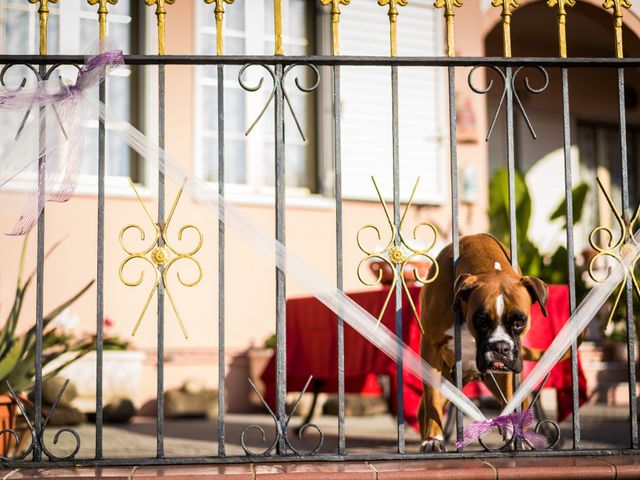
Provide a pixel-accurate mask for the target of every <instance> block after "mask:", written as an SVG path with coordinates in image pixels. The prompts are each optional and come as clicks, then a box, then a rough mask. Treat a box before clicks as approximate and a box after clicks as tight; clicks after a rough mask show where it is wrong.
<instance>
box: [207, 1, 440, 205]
mask: <svg viewBox="0 0 640 480" xmlns="http://www.w3.org/2000/svg"><path fill="white" fill-rule="evenodd" d="M249 3H251V9H248V5H249ZM317 3H318V2H309V1H304V0H285V1H284V2H283V10H284V12H283V14H284V16H283V22H284V33H285V36H284V42H285V53H286V54H290V55H309V54H313V53H324V54H327V53H329V52H330V51H331V49H330V41H329V37H328V35H327V32H324V31H323V30H320V31H319V35H318V42H317V43H318V45H314V43H315V39H316V35H315V31H314V25H315V19H314V15H315V13H317V12H318V10H316V8H318V9H319V8H320V7H319V5H317ZM272 4H273V2H272V1H271V0H256V1H255V2H249V1H248V0H244V1H236V2H235V3H234V4H233V5H228V6H226V14H225V30H224V41H225V54H236V55H242V54H272V53H273V50H274V44H273V42H274V40H273V10H272ZM207 8H208V7H207V6H205V5H204V4H202V2H198V4H197V7H196V24H197V29H196V30H197V33H196V45H197V53H200V54H212V53H214V52H215V38H216V37H215V34H216V31H215V24H214V21H213V15H212V12H211V11H210V10H211V9H210V8H209V9H208V10H207ZM322 12H324V15H328V11H327V10H326V9H323V10H322ZM326 20H327V19H326V18H325V19H322V25H325V26H326V25H328V24H329V22H328V21H326ZM399 22H400V25H401V26H400V28H399V29H398V48H399V53H400V54H401V55H417V56H436V55H442V54H443V52H444V46H443V28H442V18H441V12H438V11H437V10H435V9H433V6H432V2H431V1H429V0H415V1H413V2H410V3H409V5H408V6H406V7H403V8H402V9H401V13H400V17H399ZM340 31H341V51H342V54H343V55H388V53H389V52H388V44H389V23H388V17H387V15H386V12H385V10H384V9H383V8H381V7H380V6H379V5H378V4H377V2H375V1H370V2H362V1H361V2H352V3H351V4H350V5H349V7H347V8H344V9H343V10H342V15H341V27H340ZM238 71H239V67H235V68H234V67H225V86H226V88H225V96H226V105H225V107H226V110H225V113H226V115H225V118H226V123H225V130H226V131H225V145H226V159H225V162H226V163H225V168H226V180H227V182H229V183H236V184H243V185H245V186H247V188H248V189H249V190H259V189H260V188H261V187H265V186H267V187H268V186H271V185H273V175H274V168H273V108H272V107H270V108H269V109H268V110H267V112H266V113H265V115H264V117H263V118H262V120H261V121H260V123H259V124H258V125H257V126H256V128H255V130H254V131H252V133H251V134H250V135H249V136H248V137H245V135H244V131H245V129H246V128H247V126H248V125H249V124H250V123H251V122H253V120H254V119H255V118H256V116H257V115H258V113H259V111H260V110H261V109H262V107H263V105H264V102H265V101H266V98H267V95H268V94H269V93H270V86H271V85H270V81H271V80H270V78H269V77H268V74H265V72H263V71H261V69H260V68H259V67H252V68H250V69H248V70H247V71H246V75H245V77H244V78H245V79H246V83H247V84H248V85H253V86H255V85H257V83H258V82H259V80H260V78H261V77H262V76H263V75H266V76H265V78H264V84H263V86H262V89H261V92H260V93H259V94H258V93H247V92H245V91H244V90H242V89H241V88H240V86H239V85H238V80H237V75H238ZM310 73H311V72H308V71H305V69H303V68H298V71H292V72H291V75H290V76H289V77H288V78H287V91H288V93H289V95H290V96H291V99H292V104H293V108H294V110H295V112H296V114H297V115H298V116H299V118H300V119H301V123H302V125H303V128H304V131H305V134H306V137H307V141H306V142H303V141H302V140H301V138H300V136H299V134H298V132H297V131H296V128H295V125H294V124H293V121H292V119H291V115H290V113H289V111H288V109H287V108H285V118H286V120H285V121H286V130H287V137H286V174H287V178H286V183H287V186H288V187H289V188H290V189H291V188H294V187H295V188H299V189H304V191H307V192H320V191H327V192H332V191H333V185H332V180H333V174H332V149H331V147H330V145H331V144H332V141H333V139H332V133H331V132H332V128H331V126H332V123H331V113H330V112H331V108H330V105H331V93H330V81H331V80H330V78H331V77H330V75H324V76H323V78H322V82H323V85H322V86H321V87H320V88H319V89H318V91H317V92H316V94H306V95H305V94H302V93H301V92H299V91H297V89H296V88H295V86H294V85H293V79H294V77H296V76H297V77H300V80H301V81H302V82H304V81H305V80H306V81H307V84H308V83H311V81H312V80H313V79H312V78H311V75H310ZM324 73H328V71H326V72H324ZM305 75H306V77H305ZM341 76H342V81H341V83H342V97H341V99H342V158H343V180H344V181H343V194H344V197H345V198H351V199H366V200H372V199H375V191H374V190H373V187H372V185H371V180H370V177H371V175H375V176H376V178H377V180H378V181H379V183H380V185H381V188H382V189H383V191H384V192H385V195H390V192H391V190H392V183H391V165H392V148H391V93H390V73H389V68H382V67H343V68H342V69H341ZM399 78H400V81H399V92H400V94H399V98H400V143H401V150H400V157H401V159H400V162H401V194H402V195H401V196H402V198H403V200H406V199H407V197H408V196H409V194H410V193H411V189H412V187H413V184H414V182H415V180H416V177H418V176H420V177H421V178H422V183H421V188H420V189H419V191H418V193H417V195H416V201H417V202H419V203H420V202H421V203H440V202H442V201H443V200H444V196H445V192H446V185H447V183H446V171H447V170H446V158H447V142H446V141H447V135H448V131H447V125H448V122H447V121H446V118H447V117H446V108H447V94H446V77H445V72H444V70H442V69H437V68H405V69H401V70H400V73H399ZM216 85H217V75H216V68H215V67H202V68H200V69H199V70H198V73H197V75H196V91H197V93H196V107H195V108H196V111H197V113H196V125H197V128H198V131H197V132H196V139H195V140H196V156H197V161H196V166H197V171H198V173H199V175H201V176H202V177H203V178H205V179H207V180H209V181H212V182H215V181H216V180H217V123H216V116H217V103H216V98H217V95H216V88H215V87H216ZM316 95H319V96H320V99H319V101H318V100H317V99H316ZM316 102H317V103H318V104H319V105H321V107H320V108H318V109H316V108H315V107H316ZM316 110H318V111H319V112H320V113H319V115H318V112H317V111H316ZM316 115H318V117H319V118H318V121H316ZM320 185H322V188H321V187H320Z"/></svg>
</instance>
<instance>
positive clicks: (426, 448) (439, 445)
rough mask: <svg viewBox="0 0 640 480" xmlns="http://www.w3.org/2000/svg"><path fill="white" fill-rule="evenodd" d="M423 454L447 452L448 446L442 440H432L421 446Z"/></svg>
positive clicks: (424, 442)
mask: <svg viewBox="0 0 640 480" xmlns="http://www.w3.org/2000/svg"><path fill="white" fill-rule="evenodd" d="M420 451H421V452H422V453H432V452H446V451H447V446H446V444H445V443H444V440H443V439H442V438H430V439H429V440H425V441H423V442H422V443H421V444H420Z"/></svg>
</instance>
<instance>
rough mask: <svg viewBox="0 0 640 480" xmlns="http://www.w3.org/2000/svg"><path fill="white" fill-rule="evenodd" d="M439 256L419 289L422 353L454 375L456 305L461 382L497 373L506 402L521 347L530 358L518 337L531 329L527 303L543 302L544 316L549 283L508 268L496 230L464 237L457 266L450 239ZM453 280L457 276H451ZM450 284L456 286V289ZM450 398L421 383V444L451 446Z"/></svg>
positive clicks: (426, 449) (446, 373)
mask: <svg viewBox="0 0 640 480" xmlns="http://www.w3.org/2000/svg"><path fill="white" fill-rule="evenodd" d="M436 261H437V262H438V265H439V266H440V273H439V275H438V277H437V278H436V279H435V280H434V281H433V282H432V283H428V284H426V285H425V286H424V287H423V289H422V292H421V298H420V305H421V318H420V322H421V324H422V327H423V329H424V332H425V333H424V335H423V336H422V339H421V341H420V354H421V356H422V358H424V360H426V361H427V362H428V363H429V364H430V365H431V366H433V367H434V368H435V369H436V370H439V371H440V372H441V373H442V375H443V376H444V378H447V379H449V380H451V381H453V380H454V378H455V372H454V370H455V355H454V345H453V327H454V322H455V312H457V311H460V314H461V318H462V319H463V324H462V328H461V330H462V335H461V344H462V349H461V351H462V375H463V382H464V383H467V382H468V381H470V380H473V379H478V378H482V377H483V374H484V373H488V372H493V373H494V374H496V375H495V378H496V380H497V385H496V383H495V382H493V381H492V380H491V379H488V380H487V382H486V385H487V387H488V388H489V390H491V392H492V393H493V394H494V395H495V396H496V398H497V399H498V400H499V401H501V399H502V396H501V395H500V392H499V390H498V389H500V390H501V391H502V393H503V394H504V396H505V397H506V399H507V400H509V398H510V397H511V394H512V389H513V387H512V378H513V375H514V374H519V373H520V372H522V360H523V354H524V359H525V360H535V358H530V357H531V355H528V354H527V353H530V352H529V351H528V350H526V349H524V352H523V348H522V345H521V340H522V338H523V337H524V335H525V334H526V333H527V331H528V330H529V323H530V318H529V314H530V310H531V305H532V304H533V303H534V302H538V303H539V304H540V307H541V309H542V313H543V314H544V315H545V316H546V314H547V313H546V310H545V306H546V303H547V297H548V290H547V286H546V285H545V283H544V282H542V281H541V280H540V279H538V278H534V277H526V276H525V277H523V276H522V274H521V272H520V269H518V270H517V271H516V270H514V269H513V268H512V267H511V259H510V257H509V254H508V250H507V248H506V247H505V246H504V245H503V244H501V243H500V242H499V241H498V240H496V239H495V238H494V237H492V236H491V235H487V234H480V235H469V236H465V237H462V238H461V239H460V256H459V259H458V262H457V264H456V266H455V270H454V268H453V246H452V245H449V246H447V247H446V248H444V249H443V250H442V252H440V254H439V255H438V257H437V259H436ZM454 279H455V283H454ZM452 286H453V288H452ZM445 403H446V400H445V399H444V397H442V396H441V395H440V392H439V391H437V390H434V389H433V388H432V387H430V386H429V385H426V384H425V385H424V392H423V394H422V400H421V402H420V408H419V410H418V421H419V424H420V434H421V438H422V446H421V450H422V451H424V452H433V451H436V452H439V451H444V450H446V448H445V444H444V438H443V437H444V436H443V429H442V428H443V421H442V417H443V409H444V407H445Z"/></svg>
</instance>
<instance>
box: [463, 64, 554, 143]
mask: <svg viewBox="0 0 640 480" xmlns="http://www.w3.org/2000/svg"><path fill="white" fill-rule="evenodd" d="M480 67H486V68H488V69H489V70H492V71H494V72H496V73H497V74H498V76H499V77H500V78H501V79H502V84H503V88H502V93H501V94H500V100H499V101H498V107H497V108H496V111H495V113H494V114H493V118H492V120H491V124H490V125H489V130H488V131H487V136H486V137H485V140H486V141H489V139H490V138H491V133H492V132H493V127H495V125H496V121H497V120H498V115H499V113H500V110H502V105H503V104H504V100H505V98H506V96H507V91H509V90H510V91H511V93H512V95H513V100H514V103H515V105H516V106H517V107H518V110H520V113H522V116H523V118H524V120H525V122H526V124H527V128H528V129H529V132H530V133H531V136H532V137H533V138H534V139H537V138H538V136H537V134H536V131H535V130H534V128H533V124H532V123H531V120H530V119H529V115H527V111H526V110H525V108H524V104H523V103H522V100H521V99H520V96H519V95H518V90H517V88H516V79H517V78H518V75H519V74H520V72H521V71H522V70H524V69H525V68H533V69H534V70H537V71H538V72H540V74H541V75H542V82H543V83H542V86H541V87H535V86H533V84H532V83H531V81H530V80H529V77H528V76H525V77H524V85H525V88H526V89H527V91H528V92H529V93H533V94H538V93H542V92H544V91H545V90H546V89H547V87H548V86H549V74H548V73H547V71H546V70H545V69H544V68H543V67H541V66H537V65H536V66H529V65H525V66H522V67H518V68H516V70H515V71H514V72H513V75H512V76H511V81H510V82H509V81H508V80H507V73H506V72H504V71H502V70H501V69H500V68H498V67H496V66H493V65H490V66H485V65H476V66H475V67H473V68H472V69H471V71H470V72H469V75H468V77H467V83H468V84H469V88H471V90H473V91H474V92H475V93H478V94H480V95H484V94H487V93H489V91H490V90H491V88H492V87H493V80H489V83H488V84H487V86H486V87H484V88H483V87H479V86H477V85H476V84H475V83H474V80H473V75H474V73H475V72H476V70H478V68H480Z"/></svg>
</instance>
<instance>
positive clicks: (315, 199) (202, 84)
mask: <svg viewBox="0 0 640 480" xmlns="http://www.w3.org/2000/svg"><path fill="white" fill-rule="evenodd" d="M240 5H241V6H242V7H244V21H245V29H244V30H237V29H233V28H230V27H227V25H226V23H225V26H224V35H225V38H226V37H227V36H233V37H236V38H242V39H243V40H244V41H245V51H254V52H255V51H257V52H260V51H262V52H264V50H265V47H266V45H267V44H268V43H269V42H271V43H273V33H271V32H269V30H268V28H265V19H266V15H267V13H266V9H265V3H264V2H263V1H261V2H257V3H252V4H251V7H249V2H245V3H242V4H239V5H231V6H229V7H228V8H234V7H235V8H237V7H238V6H240ZM208 7H209V6H208V5H205V4H204V3H201V2H198V3H196V6H195V8H194V11H193V15H194V17H193V18H194V28H193V41H194V46H195V52H196V53H203V54H208V55H211V54H214V53H215V52H204V51H203V49H204V45H203V41H202V35H203V34H209V35H212V36H214V37H215V35H216V27H215V20H214V17H213V15H212V13H213V12H212V10H211V9H210V8H208ZM311 8H312V10H311V11H310V12H309V13H308V16H307V22H308V30H309V31H310V32H311V33H312V37H314V38H307V39H304V42H301V41H299V39H298V38H297V37H294V38H292V37H290V36H287V35H283V42H284V43H285V45H287V44H291V43H294V44H298V45H306V44H308V43H311V44H312V45H313V44H314V43H315V42H317V39H316V38H315V37H317V36H318V33H317V30H316V25H315V24H316V12H317V7H316V6H315V4H314V5H313V6H312V7H311ZM249 13H250V14H249ZM288 15H289V2H284V3H283V18H284V19H285V21H286V19H287V18H288ZM202 18H210V19H211V21H210V23H209V24H202V23H201V19H202ZM246 32H261V33H260V34H255V35H247V33H246ZM264 53H265V54H270V53H272V52H264ZM264 73H265V74H266V72H264ZM260 75H261V72H259V71H258V70H257V69H256V71H255V72H251V69H250V70H248V71H247V72H246V73H245V78H246V79H247V83H248V84H255V83H256V81H259V79H260ZM253 76H255V81H254V79H253ZM264 82H265V86H263V88H262V90H265V88H267V89H268V88H270V84H269V80H268V79H267V78H265V80H264ZM224 83H225V86H227V87H226V88H225V91H226V89H227V88H229V87H231V88H237V89H239V90H240V91H241V92H243V94H244V99H245V101H244V108H245V110H244V111H245V122H251V121H253V119H254V118H255V117H256V116H257V114H258V113H259V111H260V110H261V109H262V107H263V106H264V102H265V100H266V98H265V96H264V94H263V95H259V94H257V93H255V94H252V93H249V94H245V91H244V90H242V88H241V87H240V85H239V84H238V80H237V78H235V76H233V77H231V76H230V75H229V74H228V73H227V71H226V69H225V77H224ZM193 88H194V108H193V110H194V111H193V115H194V118H195V121H194V132H193V146H194V150H193V151H194V162H193V171H194V173H195V174H196V175H197V176H198V178H204V177H205V175H206V169H205V164H204V158H203V143H204V139H205V138H207V137H209V138H214V139H216V138H217V131H216V132H214V134H209V135H206V134H205V128H204V121H203V119H204V114H205V113H204V102H203V98H204V93H203V88H211V89H216V90H215V91H217V79H216V78H210V77H207V76H206V75H204V67H196V68H195V69H194V76H193ZM303 95H305V102H306V104H307V105H308V108H309V118H308V120H307V122H306V123H308V124H311V125H313V133H312V134H308V135H306V136H307V143H306V144H305V142H303V141H302V140H301V139H300V136H299V134H298V132H297V130H296V129H295V126H292V128H291V129H290V135H289V137H288V138H287V142H286V144H287V145H307V148H308V154H309V155H310V156H311V157H307V158H308V165H309V166H308V168H307V170H306V172H305V173H306V177H307V178H306V182H307V183H308V184H309V185H310V186H309V187H291V186H287V187H286V192H287V204H288V205H293V206H295V205H298V206H304V207H315V208H329V207H330V206H332V205H333V204H332V203H331V202H329V201H327V199H326V197H325V189H324V188H322V182H321V178H322V174H323V169H322V163H321V159H320V156H319V153H318V147H317V144H318V142H317V141H316V140H315V137H316V136H318V135H319V134H320V131H321V125H320V120H319V119H318V118H317V111H318V110H319V109H318V108H317V105H314V100H313V98H315V97H313V96H311V95H307V94H303ZM317 95H318V96H317V99H318V100H317V101H320V98H321V97H322V95H321V94H320V92H318V94H317ZM269 112H270V110H268V111H267V112H266V113H265V115H264V117H263V118H262V119H261V120H260V122H258V124H256V126H255V127H254V129H253V130H252V132H251V134H250V135H248V136H244V135H243V136H242V139H243V140H244V142H245V162H247V163H246V168H245V171H246V182H245V183H231V182H229V181H228V180H227V181H225V192H226V193H227V194H228V196H230V198H231V199H232V200H233V201H234V203H240V204H250V205H272V204H274V199H273V197H274V193H275V188H274V187H273V186H271V185H268V184H265V183H264V179H265V178H266V177H267V176H268V174H267V173H266V172H265V162H264V161H263V160H264V153H265V152H266V151H268V145H269V144H270V143H273V142H272V141H271V134H270V133H269V128H268V124H267V123H266V122H269V121H272V120H271V117H270V115H269ZM285 116H286V117H287V122H289V121H290V120H291V119H290V117H289V113H288V112H285ZM246 127H247V125H245V128H246ZM224 138H225V139H230V138H236V134H235V133H230V132H226V131H225V137H224ZM207 183H209V184H210V185H212V186H214V187H215V186H217V184H218V182H216V181H208V182H207ZM290 199H291V201H290Z"/></svg>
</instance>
